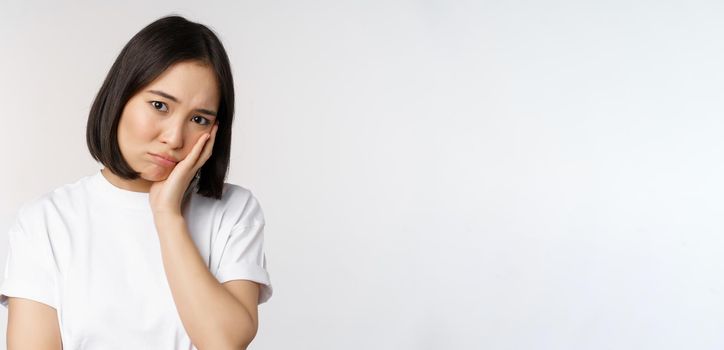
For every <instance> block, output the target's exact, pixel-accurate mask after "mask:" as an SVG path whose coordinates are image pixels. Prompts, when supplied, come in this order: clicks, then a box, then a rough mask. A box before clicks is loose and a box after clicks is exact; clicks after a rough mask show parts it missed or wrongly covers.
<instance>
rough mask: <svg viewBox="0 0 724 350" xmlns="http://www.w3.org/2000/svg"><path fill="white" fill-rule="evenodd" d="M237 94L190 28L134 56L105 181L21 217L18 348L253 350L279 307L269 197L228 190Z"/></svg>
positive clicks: (105, 124) (92, 128)
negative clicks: (262, 322) (261, 324)
mask: <svg viewBox="0 0 724 350" xmlns="http://www.w3.org/2000/svg"><path fill="white" fill-rule="evenodd" d="M233 113H234V86H233V80H232V75H231V68H230V65H229V61H228V57H227V55H226V51H225V50H224V47H223V45H222V44H221V42H220V41H219V39H218V38H217V36H216V35H215V34H214V33H213V32H212V31H211V30H210V29H208V28H207V27H205V26H203V25H201V24H198V23H194V22H190V21H188V20H186V19H184V18H183V17H180V16H169V17H164V18H161V19H158V20H157V21H155V22H153V23H151V24H149V25H148V26H146V27H145V28H143V29H142V30H141V31H140V32H139V33H137V34H136V35H135V36H134V37H133V38H131V40H130V41H129V42H128V43H127V44H126V46H125V47H124V48H123V50H122V51H121V53H120V54H119V56H118V58H117V59H116V61H115V63H114V64H113V66H112V67H111V69H110V72H109V73H108V75H107V77H106V79H105V82H104V83H103V85H102V86H101V88H100V91H99V93H98V95H97V96H96V99H95V101H94V103H93V106H92V107H91V110H90V115H89V118H88V124H87V132H86V139H87V143H88V148H89V150H90V153H91V155H92V156H93V158H94V159H95V160H97V161H99V162H100V163H102V164H103V166H104V167H103V168H102V169H100V170H99V171H98V172H96V173H94V174H92V175H88V176H86V177H83V178H81V179H80V180H78V181H76V182H74V183H72V184H67V185H64V186H61V187H59V188H57V189H55V190H53V191H51V192H49V193H46V194H44V195H43V196H40V197H39V198H37V199H35V200H33V201H31V202H28V203H26V204H24V205H22V206H21V208H20V209H19V210H18V213H17V218H16V220H15V222H14V224H13V225H12V227H11V228H10V231H9V239H10V251H9V253H8V258H7V262H6V268H5V280H4V281H3V283H2V286H0V303H2V305H4V306H6V307H8V329H7V343H8V349H11V350H12V349H60V348H61V347H62V348H64V349H194V348H198V349H244V348H246V347H247V346H248V344H249V343H250V342H251V341H252V339H253V338H254V336H255V335H256V331H257V328H258V314H257V305H258V304H261V303H264V302H266V301H267V300H268V299H269V298H270V297H271V295H272V286H271V282H270V279H269V275H268V273H267V270H266V256H265V254H264V250H263V242H264V238H263V229H264V215H263V213H262V210H261V207H260V205H259V202H258V201H257V199H256V198H255V197H254V196H253V195H252V193H251V192H250V191H249V190H248V189H246V188H244V187H241V186H238V185H234V184H229V183H225V182H224V178H225V176H226V173H227V170H228V167H229V158H230V157H229V154H230V145H231V127H232V121H233Z"/></svg>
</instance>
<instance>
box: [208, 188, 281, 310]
mask: <svg viewBox="0 0 724 350" xmlns="http://www.w3.org/2000/svg"><path fill="white" fill-rule="evenodd" d="M264 226H265V221H264V213H263V212H262V210H261V206H260V205H259V202H258V201H257V199H256V198H255V197H254V196H253V195H250V198H249V200H248V202H247V203H246V205H245V206H244V211H243V212H242V214H241V216H240V218H239V219H238V221H237V222H236V223H235V224H234V226H233V227H232V229H231V232H230V233H229V236H228V238H227V240H226V244H225V245H224V249H223V251H222V253H221V259H220V261H219V267H218V269H217V270H216V273H215V276H216V278H217V279H218V280H219V282H220V283H224V282H227V281H231V280H250V281H254V282H257V283H259V284H260V288H259V301H258V304H262V303H265V302H266V301H267V300H269V298H271V296H272V293H273V288H272V284H271V280H270V278H269V273H268V271H267V261H266V254H265V252H264Z"/></svg>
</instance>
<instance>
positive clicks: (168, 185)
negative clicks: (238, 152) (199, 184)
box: [148, 122, 219, 217]
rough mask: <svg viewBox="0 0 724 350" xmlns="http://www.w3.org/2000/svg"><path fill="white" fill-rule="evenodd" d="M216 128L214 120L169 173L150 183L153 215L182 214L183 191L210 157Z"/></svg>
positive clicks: (217, 126) (216, 123) (149, 194)
mask: <svg viewBox="0 0 724 350" xmlns="http://www.w3.org/2000/svg"><path fill="white" fill-rule="evenodd" d="M218 129H219V125H218V122H215V123H214V126H213V127H212V128H211V133H210V134H203V135H202V136H201V137H199V139H198V140H196V144H195V145H194V147H193V148H192V149H191V152H189V154H188V155H187V156H186V158H184V159H183V160H181V161H180V162H178V163H176V165H175V166H174V168H173V169H172V170H171V174H169V175H168V177H167V178H166V179H165V180H163V181H156V182H154V183H152V184H151V189H150V190H149V193H148V198H149V201H150V204H151V210H152V211H153V214H154V217H155V216H156V215H157V214H161V213H163V214H172V215H179V216H180V215H182V213H181V201H182V200H183V195H184V192H186V188H188V186H189V184H190V183H191V180H193V178H194V176H195V175H196V172H197V171H198V170H199V169H201V166H203V165H204V163H206V161H207V160H208V159H209V157H211V151H212V149H213V148H214V141H215V140H216V130H218Z"/></svg>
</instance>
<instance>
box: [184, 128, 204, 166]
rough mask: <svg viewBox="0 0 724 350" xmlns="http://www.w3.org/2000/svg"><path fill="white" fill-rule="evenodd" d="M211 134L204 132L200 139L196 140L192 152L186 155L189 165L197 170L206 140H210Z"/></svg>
mask: <svg viewBox="0 0 724 350" xmlns="http://www.w3.org/2000/svg"><path fill="white" fill-rule="evenodd" d="M208 135H209V134H203V135H201V137H199V139H198V140H196V144H194V147H193V148H192V149H191V152H189V154H188V155H187V156H186V158H187V159H188V160H189V167H190V169H192V170H194V171H196V170H198V168H197V167H196V164H197V163H198V159H199V156H200V155H201V151H202V150H203V149H204V145H205V144H206V141H207V140H208Z"/></svg>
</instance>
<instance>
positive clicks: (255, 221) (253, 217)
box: [196, 182, 264, 226]
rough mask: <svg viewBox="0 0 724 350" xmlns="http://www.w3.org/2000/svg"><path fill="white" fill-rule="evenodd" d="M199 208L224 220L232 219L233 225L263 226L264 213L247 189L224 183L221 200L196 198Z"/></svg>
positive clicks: (255, 198)
mask: <svg viewBox="0 0 724 350" xmlns="http://www.w3.org/2000/svg"><path fill="white" fill-rule="evenodd" d="M197 199H198V201H196V202H197V203H198V204H200V205H201V206H204V207H206V209H210V210H211V211H212V212H214V213H217V214H219V215H222V216H223V217H224V218H225V219H229V218H233V220H235V223H234V224H235V225H241V226H247V225H263V224H264V213H263V212H262V209H261V204H260V202H259V200H258V199H257V197H256V196H255V195H254V193H253V192H252V191H251V190H250V189H249V188H247V187H244V186H241V185H237V184H233V183H228V182H225V183H224V188H223V191H222V196H221V199H218V200H217V199H214V198H207V197H201V196H198V197H197Z"/></svg>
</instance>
